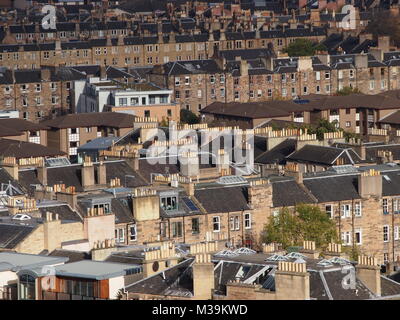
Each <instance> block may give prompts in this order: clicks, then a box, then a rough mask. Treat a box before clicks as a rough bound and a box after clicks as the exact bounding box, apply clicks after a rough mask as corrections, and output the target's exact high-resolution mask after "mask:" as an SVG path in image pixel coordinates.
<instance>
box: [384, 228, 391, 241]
mask: <svg viewBox="0 0 400 320" xmlns="http://www.w3.org/2000/svg"><path fill="white" fill-rule="evenodd" d="M385 229H386V230H387V231H386V232H385ZM389 240H390V230H389V225H387V224H385V225H384V226H383V242H389Z"/></svg>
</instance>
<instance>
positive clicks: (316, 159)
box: [286, 144, 360, 165]
mask: <svg viewBox="0 0 400 320" xmlns="http://www.w3.org/2000/svg"><path fill="white" fill-rule="evenodd" d="M354 156H356V158H355V159H353V157H354ZM338 157H341V158H343V160H344V164H353V163H358V162H360V159H359V158H358V157H357V155H356V154H355V153H354V152H353V151H352V150H350V152H349V150H346V149H342V148H335V147H325V146H318V145H310V144H308V145H305V146H304V147H303V148H301V149H300V150H297V151H295V152H293V153H292V154H291V155H289V156H288V157H287V158H286V159H287V160H291V161H296V162H305V163H318V164H323V165H334V164H335V160H336V159H337V158H338Z"/></svg>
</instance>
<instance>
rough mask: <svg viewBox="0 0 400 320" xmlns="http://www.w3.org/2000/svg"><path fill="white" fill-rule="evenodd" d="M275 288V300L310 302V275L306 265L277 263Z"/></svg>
mask: <svg viewBox="0 0 400 320" xmlns="http://www.w3.org/2000/svg"><path fill="white" fill-rule="evenodd" d="M275 288H276V299H277V300H310V275H309V273H308V272H307V268H306V264H305V263H296V262H286V261H279V264H278V270H277V271H276V272H275Z"/></svg>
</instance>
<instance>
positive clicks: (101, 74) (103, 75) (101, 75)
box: [100, 65, 107, 80]
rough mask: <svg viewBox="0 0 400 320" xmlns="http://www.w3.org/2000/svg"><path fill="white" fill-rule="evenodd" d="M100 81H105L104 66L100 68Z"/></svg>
mask: <svg viewBox="0 0 400 320" xmlns="http://www.w3.org/2000/svg"><path fill="white" fill-rule="evenodd" d="M100 79H101V80H105V79H107V67H106V66H103V65H101V66H100Z"/></svg>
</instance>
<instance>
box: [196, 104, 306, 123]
mask: <svg viewBox="0 0 400 320" xmlns="http://www.w3.org/2000/svg"><path fill="white" fill-rule="evenodd" d="M307 109H308V107H307V106H306V104H304V105H300V104H297V103H294V102H292V101H290V100H288V101H279V100H274V101H265V102H248V103H241V102H231V103H223V102H213V103H211V104H210V105H208V106H207V107H205V108H203V109H202V110H201V113H211V114H217V115H225V116H232V117H240V118H249V119H260V118H261V119H262V118H272V117H284V116H288V115H291V114H292V112H300V111H304V110H307Z"/></svg>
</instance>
